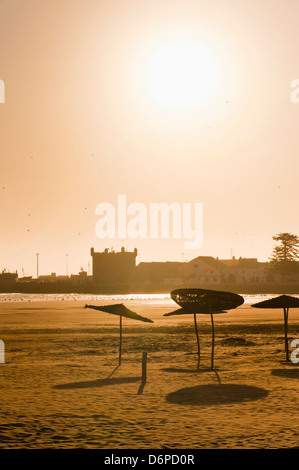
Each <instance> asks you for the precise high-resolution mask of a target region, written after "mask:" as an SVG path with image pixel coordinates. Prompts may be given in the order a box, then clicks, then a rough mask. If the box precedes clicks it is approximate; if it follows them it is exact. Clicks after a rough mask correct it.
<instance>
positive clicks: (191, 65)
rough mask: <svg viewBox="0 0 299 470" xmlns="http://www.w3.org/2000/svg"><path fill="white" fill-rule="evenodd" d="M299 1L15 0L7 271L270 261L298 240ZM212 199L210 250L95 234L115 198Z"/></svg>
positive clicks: (5, 170)
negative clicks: (281, 243)
mask: <svg viewBox="0 0 299 470" xmlns="http://www.w3.org/2000/svg"><path fill="white" fill-rule="evenodd" d="M298 18H299V3H298V1H296V0H289V2H288V4H287V7H286V5H285V3H284V2H283V1H282V0H274V1H270V0H264V1H258V0H252V1H250V2H242V4H241V3H240V2H238V1H237V0H225V1H223V0H213V1H212V2H211V1H207V0H196V1H195V0H185V1H182V0H167V1H166V0H159V1H157V0H153V1H151V2H144V1H140V0H139V1H137V0H130V1H128V2H121V1H116V0H110V1H107V0H102V1H100V2H99V1H98V0H88V1H87V2H83V0H72V1H71V0H64V1H63V2H59V1H58V0H51V1H50V0H43V2H41V1H39V0H27V1H26V2H22V1H21V0H13V1H11V0H10V1H8V0H2V1H1V2H0V42H1V44H2V48H1V49H0V80H3V82H4V83H5V103H4V104H0V155H1V159H0V191H1V197H0V211H1V216H2V221H3V223H2V225H1V242H2V243H1V251H0V252H1V256H0V271H1V270H2V269H3V268H5V267H6V268H8V269H9V270H10V271H15V270H18V272H19V275H21V273H22V268H23V269H24V272H25V274H26V275H33V276H35V274H36V253H39V257H40V258H39V260H40V263H39V272H40V274H48V273H50V272H56V273H57V274H65V272H66V254H68V271H69V273H77V272H78V271H79V270H80V267H81V266H83V268H84V269H85V270H88V262H90V248H91V247H94V249H95V250H96V251H103V250H104V249H105V248H106V247H109V248H111V247H113V248H114V249H115V250H116V251H119V250H120V248H121V246H125V247H126V249H128V250H130V251H131V250H133V249H134V248H135V247H136V248H137V249H138V252H139V253H141V256H140V259H139V258H138V259H137V262H139V261H182V260H183V259H185V260H190V259H192V258H195V257H197V256H213V257H217V256H218V257H219V258H230V257H231V255H232V254H233V255H234V256H235V257H236V258H239V257H240V256H242V257H248V258H251V257H254V258H258V260H259V261H267V260H268V258H269V256H270V255H271V252H272V249H273V246H274V242H273V240H272V236H273V235H275V234H276V233H279V232H291V233H294V234H297V235H299V221H298V218H297V217H296V212H295V210H294V207H295V204H296V202H297V201H298V199H299V198H298V196H299V185H298V182H297V179H298V170H299V159H298V122H299V104H297V105H296V104H294V103H292V102H291V99H290V95H291V92H292V89H291V82H292V81H293V80H294V79H296V78H299V65H298V60H297V57H298V48H297V44H298V41H299V29H298V24H297V22H298ZM120 194H125V195H126V196H127V200H128V204H130V203H134V202H140V203H142V204H144V205H146V206H148V205H149V204H150V203H159V202H166V203H169V204H170V203H172V202H177V203H179V204H182V203H192V204H194V203H196V202H199V203H203V210H204V223H203V245H202V247H201V248H200V249H197V250H185V249H184V239H172V238H170V239H169V240H167V239H157V240H153V239H150V238H148V239H135V240H134V239H131V238H126V239H108V240H101V239H99V238H97V236H96V233H95V226H96V223H97V221H98V219H99V216H98V215H96V214H95V210H96V207H97V206H98V204H99V203H101V202H108V203H111V204H114V205H115V207H116V206H117V197H118V195H120Z"/></svg>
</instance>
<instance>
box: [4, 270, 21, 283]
mask: <svg viewBox="0 0 299 470" xmlns="http://www.w3.org/2000/svg"><path fill="white" fill-rule="evenodd" d="M17 280H18V273H17V271H16V272H15V273H9V272H7V271H6V270H5V269H4V270H3V271H2V273H0V283H3V284H11V283H15V282H17Z"/></svg>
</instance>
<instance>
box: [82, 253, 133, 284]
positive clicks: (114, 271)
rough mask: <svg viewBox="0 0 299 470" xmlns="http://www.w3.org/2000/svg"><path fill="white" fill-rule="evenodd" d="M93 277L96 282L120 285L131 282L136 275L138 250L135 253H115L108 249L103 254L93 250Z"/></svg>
mask: <svg viewBox="0 0 299 470" xmlns="http://www.w3.org/2000/svg"><path fill="white" fill-rule="evenodd" d="M90 254H91V256H92V275H93V281H94V282H97V283H98V282H103V283H105V282H107V283H119V282H130V281H131V280H132V278H133V276H134V274H135V269H136V257H137V249H136V248H135V250H134V251H133V252H131V251H126V250H125V248H124V247H122V249H121V251H119V252H115V251H113V250H110V251H109V249H108V248H106V249H105V250H104V251H103V252H95V251H94V248H91V250H90Z"/></svg>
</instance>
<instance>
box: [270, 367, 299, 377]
mask: <svg viewBox="0 0 299 470" xmlns="http://www.w3.org/2000/svg"><path fill="white" fill-rule="evenodd" d="M271 374H272V375H276V376H278V377H286V378H287V379H299V368H297V369H273V370H272V371H271Z"/></svg>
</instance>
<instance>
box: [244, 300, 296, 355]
mask: <svg viewBox="0 0 299 470" xmlns="http://www.w3.org/2000/svg"><path fill="white" fill-rule="evenodd" d="M251 306H252V307H254V308H282V309H283V317H284V345H285V352H286V360H287V361H289V360H290V359H289V345H288V317H289V309H290V308H299V299H298V298H297V297H292V296H290V295H280V296H278V297H273V298H272V299H269V300H263V301H262V302H258V303H256V304H253V305H251Z"/></svg>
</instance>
